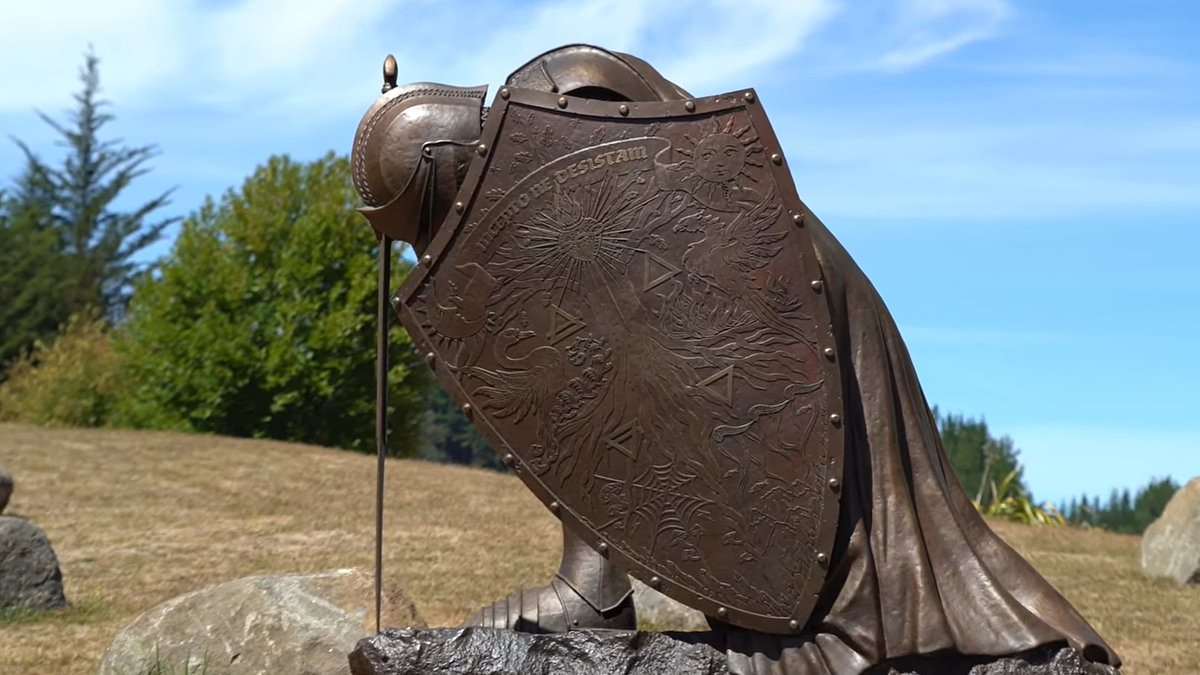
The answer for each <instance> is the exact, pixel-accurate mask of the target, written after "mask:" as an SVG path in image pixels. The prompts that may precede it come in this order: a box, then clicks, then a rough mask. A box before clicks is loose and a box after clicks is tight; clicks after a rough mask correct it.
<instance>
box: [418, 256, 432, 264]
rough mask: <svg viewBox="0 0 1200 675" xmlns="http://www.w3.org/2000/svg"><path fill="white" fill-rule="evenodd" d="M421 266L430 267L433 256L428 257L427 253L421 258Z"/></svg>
mask: <svg viewBox="0 0 1200 675" xmlns="http://www.w3.org/2000/svg"><path fill="white" fill-rule="evenodd" d="M421 264H422V265H432V264H433V256H431V255H429V254H428V253H426V254H425V255H423V256H421Z"/></svg>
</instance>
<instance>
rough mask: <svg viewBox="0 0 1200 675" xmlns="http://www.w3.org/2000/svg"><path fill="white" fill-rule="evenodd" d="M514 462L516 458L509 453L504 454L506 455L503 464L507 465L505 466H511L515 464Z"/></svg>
mask: <svg viewBox="0 0 1200 675" xmlns="http://www.w3.org/2000/svg"><path fill="white" fill-rule="evenodd" d="M516 462H517V458H516V457H514V456H513V454H512V453H511V452H509V453H506V454H505V455H504V463H505V464H507V465H509V466H512V465H513V464H516Z"/></svg>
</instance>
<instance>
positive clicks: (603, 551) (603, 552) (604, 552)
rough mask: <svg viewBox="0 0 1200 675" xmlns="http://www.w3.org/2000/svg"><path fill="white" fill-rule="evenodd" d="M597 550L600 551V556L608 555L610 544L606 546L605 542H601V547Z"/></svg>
mask: <svg viewBox="0 0 1200 675" xmlns="http://www.w3.org/2000/svg"><path fill="white" fill-rule="evenodd" d="M596 550H597V551H600V555H607V554H608V544H606V543H604V542H600V545H599V546H597V547H596Z"/></svg>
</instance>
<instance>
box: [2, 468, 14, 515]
mask: <svg viewBox="0 0 1200 675" xmlns="http://www.w3.org/2000/svg"><path fill="white" fill-rule="evenodd" d="M12 491H13V479H12V474H11V473H9V472H8V469H5V468H4V467H2V466H0V513H4V507H6V506H8V498H9V497H11V496H12Z"/></svg>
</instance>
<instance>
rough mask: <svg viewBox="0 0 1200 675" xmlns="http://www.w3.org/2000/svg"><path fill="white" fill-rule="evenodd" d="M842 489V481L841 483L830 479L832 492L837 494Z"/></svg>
mask: <svg viewBox="0 0 1200 675" xmlns="http://www.w3.org/2000/svg"><path fill="white" fill-rule="evenodd" d="M841 487H842V481H840V480H838V479H836V478H830V479H829V489H830V490H833V491H834V492H837V491H838V490H839V489H841Z"/></svg>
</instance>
